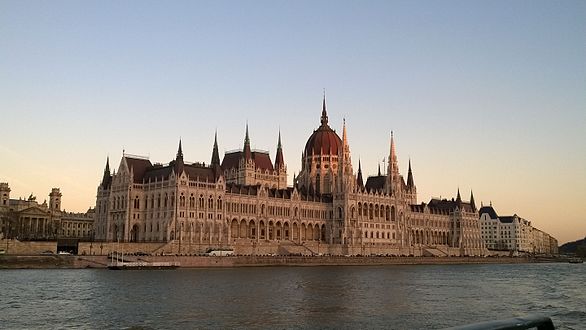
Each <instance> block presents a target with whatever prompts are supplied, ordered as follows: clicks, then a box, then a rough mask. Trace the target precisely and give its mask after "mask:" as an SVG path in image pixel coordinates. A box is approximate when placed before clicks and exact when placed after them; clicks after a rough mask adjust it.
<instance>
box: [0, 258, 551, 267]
mask: <svg viewBox="0 0 586 330" xmlns="http://www.w3.org/2000/svg"><path fill="white" fill-rule="evenodd" d="M124 260H125V261H147V262H153V261H165V262H179V263H180V265H181V268H207V267H258V266H365V265H371V266H372V265H434V264H438V265H439V264H507V263H527V262H540V260H533V259H528V258H521V257H517V258H509V257H501V258H478V257H444V258H438V257H341V256H321V257H317V256H316V257H307V256H229V257H207V256H125V257H124ZM543 261H544V262H555V260H543ZM108 262H109V259H108V257H107V256H73V255H54V256H7V255H3V256H0V269H1V268H39V269H40V268H106V267H107V265H108Z"/></svg>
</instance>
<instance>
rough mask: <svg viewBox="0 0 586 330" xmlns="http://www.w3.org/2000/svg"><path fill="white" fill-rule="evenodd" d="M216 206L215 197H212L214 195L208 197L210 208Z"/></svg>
mask: <svg viewBox="0 0 586 330" xmlns="http://www.w3.org/2000/svg"><path fill="white" fill-rule="evenodd" d="M213 208H214V199H213V198H212V195H210V198H208V209H210V210H212V209H213Z"/></svg>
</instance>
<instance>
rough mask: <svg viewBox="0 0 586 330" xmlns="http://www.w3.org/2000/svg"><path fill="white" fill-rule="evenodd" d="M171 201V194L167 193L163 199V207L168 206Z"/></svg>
mask: <svg viewBox="0 0 586 330" xmlns="http://www.w3.org/2000/svg"><path fill="white" fill-rule="evenodd" d="M168 202H169V196H168V195H167V194H165V199H164V200H163V207H167V203H168Z"/></svg>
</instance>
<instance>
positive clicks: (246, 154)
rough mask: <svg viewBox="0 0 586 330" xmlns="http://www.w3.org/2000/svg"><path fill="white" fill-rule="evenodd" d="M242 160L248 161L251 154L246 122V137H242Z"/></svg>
mask: <svg viewBox="0 0 586 330" xmlns="http://www.w3.org/2000/svg"><path fill="white" fill-rule="evenodd" d="M243 151H244V159H246V160H249V159H251V158H252V152H251V151H250V138H249V137H248V122H246V136H245V137H244V150H243Z"/></svg>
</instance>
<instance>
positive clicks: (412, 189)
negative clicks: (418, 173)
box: [407, 159, 417, 205]
mask: <svg viewBox="0 0 586 330" xmlns="http://www.w3.org/2000/svg"><path fill="white" fill-rule="evenodd" d="M407 195H408V198H409V204H412V205H414V204H417V187H416V186H415V182H414V180H413V171H411V159H409V170H408V173H407Z"/></svg>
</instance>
